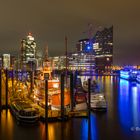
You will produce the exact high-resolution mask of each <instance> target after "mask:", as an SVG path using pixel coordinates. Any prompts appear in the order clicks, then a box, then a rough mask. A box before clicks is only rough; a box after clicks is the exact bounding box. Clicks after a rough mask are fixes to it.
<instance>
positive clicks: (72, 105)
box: [70, 73, 75, 111]
mask: <svg viewBox="0 0 140 140" xmlns="http://www.w3.org/2000/svg"><path fill="white" fill-rule="evenodd" d="M70 95H71V111H73V108H74V104H75V101H74V79H73V73H71V74H70Z"/></svg>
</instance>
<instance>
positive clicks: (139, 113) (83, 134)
mask: <svg viewBox="0 0 140 140" xmlns="http://www.w3.org/2000/svg"><path fill="white" fill-rule="evenodd" d="M88 78H89V77H82V79H83V80H87V79H88ZM90 78H91V79H93V80H96V81H97V82H98V83H99V84H100V88H101V89H102V91H103V92H104V94H105V96H106V99H107V102H108V110H107V112H106V113H103V114H100V115H98V113H93V114H91V119H90V127H89V123H88V119H85V118H84V119H79V118H77V119H70V120H69V121H67V122H63V123H61V122H54V123H49V124H48V129H46V128H47V127H46V126H45V124H43V123H40V125H38V126H31V127H25V126H18V125H17V124H16V121H15V119H13V117H12V115H11V114H10V112H9V111H8V112H7V113H6V111H2V113H1V118H0V119H1V121H0V133H1V134H0V138H1V137H5V138H7V139H8V140H14V138H17V139H19V138H20V139H21V140H25V139H26V140H28V139H30V140H31V139H36V140H38V139H48V140H69V139H70V140H75V139H76V140H77V139H81V140H87V139H88V138H89V132H90V137H91V140H98V139H99V138H101V137H102V138H103V139H107V138H110V135H113V134H115V133H116V132H120V131H121V132H120V133H119V134H118V135H117V136H116V137H117V138H118V139H121V138H122V136H123V137H125V135H128V137H127V138H129V132H130V128H131V127H140V84H135V83H131V82H128V81H126V80H123V79H120V80H118V79H119V78H118V77H113V76H106V77H104V76H99V77H97V76H94V77H90ZM116 126H117V127H116ZM89 130H90V131H89ZM124 132H127V133H125V134H124ZM139 133H140V132H139ZM106 135H107V138H106ZM125 138H126V137H125ZM127 138H126V139H127ZM130 139H131V137H130Z"/></svg>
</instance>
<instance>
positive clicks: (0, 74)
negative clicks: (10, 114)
mask: <svg viewBox="0 0 140 140" xmlns="http://www.w3.org/2000/svg"><path fill="white" fill-rule="evenodd" d="M1 78H2V71H1V69H0V87H1V88H0V111H1V109H2V104H1V102H2V101H1V99H2V98H1V97H2V95H1V94H2V79H1Z"/></svg>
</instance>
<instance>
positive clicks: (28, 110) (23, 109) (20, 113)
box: [10, 100, 39, 123]
mask: <svg viewBox="0 0 140 140" xmlns="http://www.w3.org/2000/svg"><path fill="white" fill-rule="evenodd" d="M10 109H11V112H12V113H13V115H14V116H15V118H16V119H17V121H18V122H19V123H20V122H23V123H36V122H38V121H39V111H38V109H36V108H33V107H32V105H31V104H30V103H29V102H26V101H21V100H15V101H13V102H12V103H11V104H10Z"/></svg>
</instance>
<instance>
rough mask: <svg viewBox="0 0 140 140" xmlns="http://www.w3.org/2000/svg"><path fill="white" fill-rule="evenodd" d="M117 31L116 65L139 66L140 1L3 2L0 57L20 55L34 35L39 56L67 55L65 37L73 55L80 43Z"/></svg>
mask: <svg viewBox="0 0 140 140" xmlns="http://www.w3.org/2000/svg"><path fill="white" fill-rule="evenodd" d="M88 23H92V25H93V29H94V32H96V31H97V30H98V28H99V27H100V29H101V28H103V27H109V26H112V25H113V27H114V64H140V1H139V0H127V1H126V0H0V53H1V54H2V53H11V54H17V52H19V50H20V41H21V39H23V38H25V37H26V35H27V34H28V32H32V34H33V36H34V37H35V40H36V42H37V46H38V48H39V50H40V52H43V51H44V48H45V46H46V45H48V47H49V55H50V56H55V55H62V54H64V36H65V35H67V37H68V49H69V51H73V50H74V48H75V44H76V42H77V40H79V39H82V38H87V37H88V35H87V33H84V32H85V31H87V30H88Z"/></svg>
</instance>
